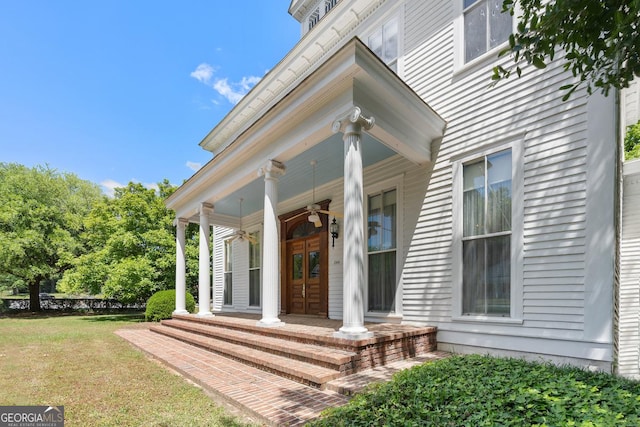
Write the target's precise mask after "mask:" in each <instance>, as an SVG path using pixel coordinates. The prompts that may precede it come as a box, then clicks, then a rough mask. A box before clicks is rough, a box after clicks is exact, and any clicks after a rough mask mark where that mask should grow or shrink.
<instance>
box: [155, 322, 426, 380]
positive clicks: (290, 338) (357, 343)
mask: <svg viewBox="0 0 640 427" xmlns="http://www.w3.org/2000/svg"><path fill="white" fill-rule="evenodd" d="M309 322H311V323H314V320H313V319H310V320H309ZM316 322H317V321H316ZM326 322H330V321H328V320H326ZM334 323H335V322H334ZM367 326H368V328H369V330H371V331H372V332H374V337H373V338H368V339H363V340H346V339H341V338H335V337H334V336H333V332H334V331H335V328H330V327H326V325H325V327H319V326H313V325H309V324H304V319H303V322H302V323H299V324H294V323H286V326H285V327H278V328H265V327H260V326H257V325H256V319H255V318H242V317H232V316H224V315H221V316H218V315H217V316H215V317H197V316H194V315H174V317H173V318H172V319H170V320H164V321H162V322H161V323H160V324H156V325H152V326H150V327H149V330H150V331H152V332H154V333H156V334H161V335H163V336H165V337H169V338H171V339H174V340H178V341H181V342H183V343H186V344H189V345H193V346H196V347H198V348H201V349H205V350H207V351H210V352H212V353H215V354H218V355H222V356H224V357H226V358H229V359H232V360H235V361H237V362H241V363H243V364H246V365H249V366H252V367H255V368H259V369H261V370H264V371H267V372H270V373H273V374H277V375H279V376H281V377H284V378H287V379H289V380H294V381H296V382H298V383H301V384H304V385H307V386H311V387H314V388H317V389H321V390H324V389H325V388H326V387H327V384H328V383H330V382H331V381H333V380H336V379H338V378H341V377H345V376H347V375H351V374H354V373H356V372H360V371H364V370H368V369H373V368H377V367H382V366H384V365H386V364H388V363H392V362H397V361H401V360H406V359H410V358H414V357H416V356H420V355H423V354H426V353H429V352H432V351H434V350H435V347H436V342H435V333H436V330H435V328H433V327H411V326H404V325H389V324H372V325H367Z"/></svg>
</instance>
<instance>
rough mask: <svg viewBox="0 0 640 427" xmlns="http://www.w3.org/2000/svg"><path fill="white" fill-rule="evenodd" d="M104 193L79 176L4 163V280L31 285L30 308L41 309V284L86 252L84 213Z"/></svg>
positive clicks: (0, 196)
mask: <svg viewBox="0 0 640 427" xmlns="http://www.w3.org/2000/svg"><path fill="white" fill-rule="evenodd" d="M100 198H101V192H100V189H99V188H98V187H97V186H96V185H95V184H92V183H90V182H88V181H84V180H81V179H80V178H78V177H77V176H76V175H73V174H68V173H59V172H57V171H56V170H54V169H51V168H49V167H47V166H45V167H41V166H36V167H34V168H27V167H25V166H22V165H18V164H12V163H0V284H4V286H5V287H11V288H15V287H23V286H26V287H28V289H29V295H30V306H31V309H32V310H34V311H35V310H39V308H40V300H39V297H38V293H39V291H40V289H39V287H40V283H41V282H42V281H43V280H47V279H50V280H51V279H54V280H55V279H57V278H58V277H59V276H60V275H61V274H62V273H63V272H64V271H65V270H67V269H68V268H70V266H71V264H72V262H73V260H74V259H75V257H76V256H78V255H80V254H82V253H83V252H84V250H85V247H84V246H83V244H82V242H81V241H80V239H79V236H80V234H81V233H82V231H83V218H84V217H85V216H86V215H87V213H88V212H89V211H90V210H91V207H92V206H93V205H94V203H96V202H97V201H98V200H100Z"/></svg>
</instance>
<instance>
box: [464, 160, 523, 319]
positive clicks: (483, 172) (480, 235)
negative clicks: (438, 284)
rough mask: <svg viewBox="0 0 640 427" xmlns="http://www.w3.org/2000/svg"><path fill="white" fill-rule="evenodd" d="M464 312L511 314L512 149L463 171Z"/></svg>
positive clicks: (475, 163) (473, 164) (478, 162)
mask: <svg viewBox="0 0 640 427" xmlns="http://www.w3.org/2000/svg"><path fill="white" fill-rule="evenodd" d="M462 175H463V177H462V181H463V183H462V187H463V188H462V192H463V194H462V268H463V272H462V314H463V315H497V316H509V314H510V311H511V306H510V301H511V234H512V233H511V231H512V218H511V216H512V213H511V212H512V209H511V204H512V203H511V200H512V182H511V181H512V178H511V177H512V171H511V150H506V151H501V152H498V153H495V154H492V155H487V156H484V157H482V158H481V159H478V160H475V161H472V162H469V163H466V164H464V165H463V169H462Z"/></svg>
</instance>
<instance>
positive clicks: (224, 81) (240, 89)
mask: <svg viewBox="0 0 640 427" xmlns="http://www.w3.org/2000/svg"><path fill="white" fill-rule="evenodd" d="M216 71H217V68H215V67H213V66H212V65H209V64H207V63H204V62H203V63H202V64H200V65H198V66H197V67H196V69H195V71H192V72H191V74H190V76H191V77H193V78H194V79H196V80H198V81H199V82H200V83H203V84H205V85H207V86H211V87H212V88H213V89H214V90H215V91H216V92H218V93H219V94H220V95H221V96H223V97H224V98H226V99H227V101H229V102H230V103H232V104H234V105H235V104H237V103H238V102H240V100H241V99H242V98H243V97H244V96H245V95H246V94H247V92H249V91H250V90H251V88H253V87H254V86H255V85H256V84H257V83H258V82H259V81H260V80H261V79H262V77H257V76H245V77H242V78H241V79H240V81H239V82H229V79H228V78H216V79H214V78H213V76H214V74H215V73H216ZM212 81H213V83H212ZM211 102H212V103H214V104H215V105H218V104H219V103H218V101H216V100H212V101H211Z"/></svg>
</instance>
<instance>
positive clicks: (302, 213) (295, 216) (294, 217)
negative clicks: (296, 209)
mask: <svg viewBox="0 0 640 427" xmlns="http://www.w3.org/2000/svg"><path fill="white" fill-rule="evenodd" d="M308 213H309V211H307V210H305V211H304V212H300V213H299V214H297V215H294V216H292V217H291V218H287V219H285V222H289V221H291V220H294V219H296V218H298V217H299V216H302V215H306V214H308Z"/></svg>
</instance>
